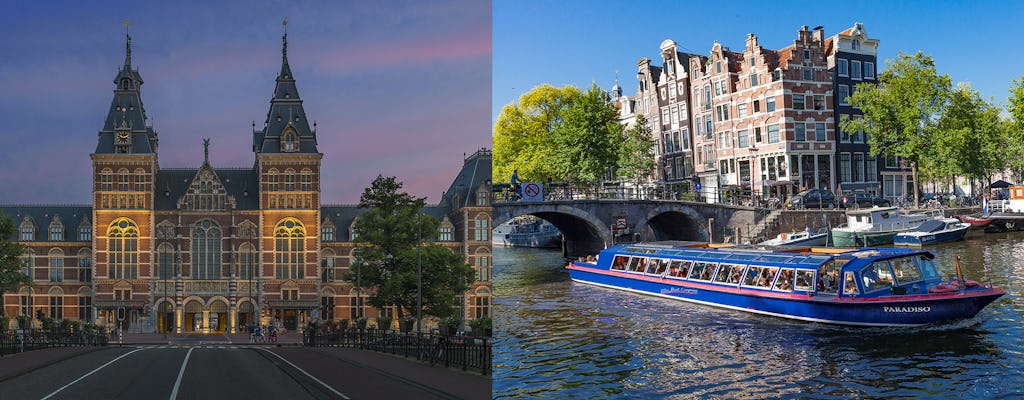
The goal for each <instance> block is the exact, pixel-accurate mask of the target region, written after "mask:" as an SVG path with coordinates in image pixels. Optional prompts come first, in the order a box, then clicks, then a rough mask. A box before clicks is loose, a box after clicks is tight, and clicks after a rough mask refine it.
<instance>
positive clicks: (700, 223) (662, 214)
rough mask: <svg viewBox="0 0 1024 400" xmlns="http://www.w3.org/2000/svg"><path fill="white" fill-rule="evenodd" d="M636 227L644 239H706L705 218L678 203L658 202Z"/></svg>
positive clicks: (706, 227) (699, 240)
mask: <svg viewBox="0 0 1024 400" xmlns="http://www.w3.org/2000/svg"><path fill="white" fill-rule="evenodd" d="M638 227H640V229H638V231H640V232H642V236H643V237H642V238H641V239H643V240H646V241H662V240H681V241H697V242H704V241H707V240H708V226H707V218H704V217H703V216H702V215H700V214H699V213H698V212H697V211H696V210H694V209H693V208H690V207H686V206H683V205H678V204H659V205H658V206H657V207H654V208H653V209H651V210H650V211H648V212H647V215H645V216H644V219H643V223H642V224H641V225H638Z"/></svg>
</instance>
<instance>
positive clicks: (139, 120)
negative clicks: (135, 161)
mask: <svg viewBox="0 0 1024 400" xmlns="http://www.w3.org/2000/svg"><path fill="white" fill-rule="evenodd" d="M125 47H126V50H125V57H124V66H122V67H121V68H120V69H118V71H117V76H116V77H114V85H115V87H114V99H113V100H111V102H110V109H109V110H108V111H107V118H106V119H105V120H104V121H103V128H102V129H101V130H100V131H99V134H98V136H99V138H98V141H97V144H96V154H103V153H114V152H115V150H116V149H115V146H114V134H115V132H116V131H117V130H120V129H128V130H130V131H131V136H132V139H131V146H132V147H131V153H133V154H146V153H155V152H156V146H157V134H156V132H155V131H154V130H153V127H151V126H146V118H147V117H146V110H145V107H143V105H142V95H141V91H140V90H141V86H142V76H141V75H140V74H139V70H138V68H134V69H133V68H132V38H131V36H128V40H127V44H126V45H125Z"/></svg>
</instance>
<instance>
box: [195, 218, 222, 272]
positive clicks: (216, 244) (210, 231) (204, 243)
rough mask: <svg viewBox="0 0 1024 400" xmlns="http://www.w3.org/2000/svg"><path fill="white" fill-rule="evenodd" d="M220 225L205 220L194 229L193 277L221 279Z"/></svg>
mask: <svg viewBox="0 0 1024 400" xmlns="http://www.w3.org/2000/svg"><path fill="white" fill-rule="evenodd" d="M220 238H221V233H220V227H219V226H217V224H215V223H213V222H212V221H210V220H203V221H202V222H199V223H198V224H196V226H195V228H193V230H192V279H220V276H221V268H220Z"/></svg>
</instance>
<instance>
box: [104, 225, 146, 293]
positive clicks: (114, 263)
mask: <svg viewBox="0 0 1024 400" xmlns="http://www.w3.org/2000/svg"><path fill="white" fill-rule="evenodd" d="M107 251H108V252H109V254H110V256H109V258H110V271H108V272H107V275H108V276H110V277H111V278H113V279H136V278H138V276H139V227H138V225H135V221H132V220H131V219H128V218H125V217H121V218H118V219H115V220H114V222H111V223H110V228H108V229H107Z"/></svg>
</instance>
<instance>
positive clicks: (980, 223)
mask: <svg viewBox="0 0 1024 400" xmlns="http://www.w3.org/2000/svg"><path fill="white" fill-rule="evenodd" d="M957 219H959V220H960V222H966V223H968V224H971V227H972V228H984V227H986V226H988V224H991V223H992V218H979V217H974V216H971V215H960V216H957Z"/></svg>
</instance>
